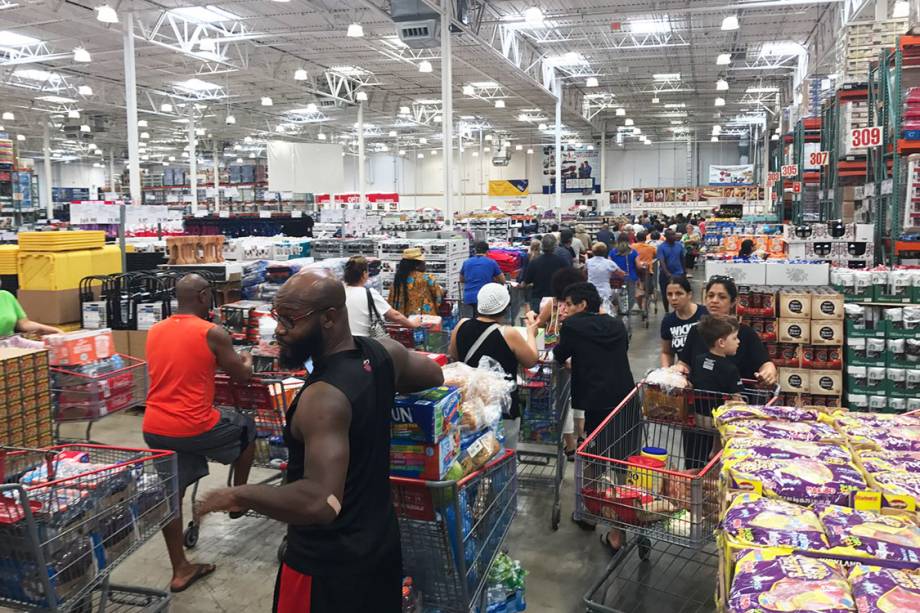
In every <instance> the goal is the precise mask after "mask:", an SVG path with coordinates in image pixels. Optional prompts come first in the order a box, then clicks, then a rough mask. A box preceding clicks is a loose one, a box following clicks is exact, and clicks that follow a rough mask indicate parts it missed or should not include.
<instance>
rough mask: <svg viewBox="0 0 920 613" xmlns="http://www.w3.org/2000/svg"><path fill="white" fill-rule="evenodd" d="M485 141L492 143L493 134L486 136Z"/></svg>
mask: <svg viewBox="0 0 920 613" xmlns="http://www.w3.org/2000/svg"><path fill="white" fill-rule="evenodd" d="M484 140H486V141H488V142H491V141H492V135H491V134H486V135H485V137H484Z"/></svg>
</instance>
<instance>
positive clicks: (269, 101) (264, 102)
mask: <svg viewBox="0 0 920 613" xmlns="http://www.w3.org/2000/svg"><path fill="white" fill-rule="evenodd" d="M273 104H274V102H272V99H271V98H270V97H268V96H262V106H272V105H273Z"/></svg>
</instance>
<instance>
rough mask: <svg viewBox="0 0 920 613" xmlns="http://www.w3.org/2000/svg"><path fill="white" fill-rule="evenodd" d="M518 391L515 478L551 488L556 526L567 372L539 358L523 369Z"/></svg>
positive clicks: (555, 525)
mask: <svg viewBox="0 0 920 613" xmlns="http://www.w3.org/2000/svg"><path fill="white" fill-rule="evenodd" d="M520 381H521V382H520V383H519V384H518V389H519V390H520V392H521V431H520V436H519V437H518V445H517V463H518V482H519V483H520V486H521V488H528V489H535V490H538V489H540V488H543V487H546V486H547V485H548V486H549V487H550V488H552V491H553V509H552V516H551V518H550V525H551V527H552V529H553V530H557V529H558V528H559V519H560V515H561V512H562V503H561V500H560V489H561V487H562V479H563V477H564V475H565V464H566V461H565V446H564V443H563V440H562V429H563V426H564V423H565V419H566V413H567V411H569V410H571V409H570V406H569V405H570V404H571V394H570V389H571V375H570V373H569V371H568V370H567V369H565V368H563V367H561V366H560V365H559V364H557V363H556V362H555V361H541V362H538V363H537V365H536V366H535V367H534V368H532V369H528V370H524V371H523V374H522V376H521V378H520Z"/></svg>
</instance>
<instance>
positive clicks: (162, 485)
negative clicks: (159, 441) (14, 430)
mask: <svg viewBox="0 0 920 613" xmlns="http://www.w3.org/2000/svg"><path fill="white" fill-rule="evenodd" d="M0 473H2V474H0V476H2V481H3V482H5V484H4V485H2V486H0V605H3V606H6V607H10V608H13V609H20V610H22V609H25V610H43V611H66V610H86V608H87V606H88V605H89V604H90V603H92V602H99V601H108V600H110V599H111V598H113V597H114V596H115V595H116V594H115V592H117V591H118V590H117V589H115V588H112V587H111V586H109V584H108V577H109V574H110V573H111V571H112V569H114V568H115V567H116V566H118V564H119V563H120V562H121V561H122V560H124V559H125V558H126V557H127V556H128V555H130V554H131V553H132V552H134V551H135V550H137V549H138V548H139V547H140V546H141V545H142V544H143V543H144V542H145V541H147V540H148V539H149V538H151V537H152V536H153V535H155V534H157V533H158V532H159V531H160V529H161V528H162V527H163V526H164V525H166V524H167V523H168V522H169V521H170V520H171V519H172V518H173V517H174V516H175V513H176V510H177V508H178V495H177V490H176V486H177V478H176V459H175V456H174V454H172V453H171V452H165V451H152V450H149V449H127V448H120V447H103V446H100V445H86V444H79V445H61V446H58V447H51V448H48V449H44V450H42V449H39V450H31V449H12V448H0ZM127 589H134V588H127ZM100 590H101V592H100ZM141 593H143V594H146V595H147V596H151V595H155V596H157V598H155V599H152V600H148V601H147V605H149V606H151V607H154V608H153V609H149V608H148V609H140V610H157V609H156V607H162V605H163V604H164V598H165V597H166V595H165V594H162V593H160V592H151V591H148V590H141Z"/></svg>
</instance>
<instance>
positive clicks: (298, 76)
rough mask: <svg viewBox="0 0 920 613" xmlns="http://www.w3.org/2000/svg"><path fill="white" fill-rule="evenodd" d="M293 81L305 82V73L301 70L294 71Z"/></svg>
mask: <svg viewBox="0 0 920 613" xmlns="http://www.w3.org/2000/svg"><path fill="white" fill-rule="evenodd" d="M294 80H295V81H306V80H307V71H306V70H304V69H303V68H298V69H297V70H295V71H294Z"/></svg>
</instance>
